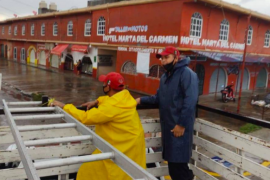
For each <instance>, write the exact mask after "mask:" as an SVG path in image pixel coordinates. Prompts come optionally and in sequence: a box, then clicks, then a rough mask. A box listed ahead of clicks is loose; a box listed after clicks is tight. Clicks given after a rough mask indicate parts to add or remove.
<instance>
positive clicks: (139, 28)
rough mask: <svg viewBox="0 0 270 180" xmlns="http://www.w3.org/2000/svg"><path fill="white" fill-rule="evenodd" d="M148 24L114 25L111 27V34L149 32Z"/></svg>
mask: <svg viewBox="0 0 270 180" xmlns="http://www.w3.org/2000/svg"><path fill="white" fill-rule="evenodd" d="M147 31H148V25H138V26H122V27H118V26H116V27H112V28H110V29H109V34H111V33H112V32H116V33H125V32H147Z"/></svg>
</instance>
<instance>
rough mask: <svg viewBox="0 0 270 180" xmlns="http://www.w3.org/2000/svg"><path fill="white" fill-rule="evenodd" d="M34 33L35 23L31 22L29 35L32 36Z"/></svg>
mask: <svg viewBox="0 0 270 180" xmlns="http://www.w3.org/2000/svg"><path fill="white" fill-rule="evenodd" d="M34 35H35V25H34V24H32V25H31V36H34Z"/></svg>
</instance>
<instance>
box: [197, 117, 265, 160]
mask: <svg viewBox="0 0 270 180" xmlns="http://www.w3.org/2000/svg"><path fill="white" fill-rule="evenodd" d="M194 129H195V130H196V131H198V132H199V133H202V134H204V135H206V136H209V137H212V138H214V139H216V140H219V141H221V142H223V143H226V144H229V145H230V146H233V147H236V148H238V149H241V150H242V151H246V152H249V153H250V154H253V155H255V156H258V157H260V158H262V159H265V160H268V161H270V156H269V152H270V144H269V143H267V142H265V143H262V141H263V140H259V139H258V138H255V137H252V136H248V135H244V134H241V133H239V132H236V131H233V130H230V129H227V128H225V127H222V126H219V125H215V124H213V123H209V122H206V121H204V120H197V122H196V123H195V125H194ZM255 139H256V140H255ZM259 142H260V143H259Z"/></svg>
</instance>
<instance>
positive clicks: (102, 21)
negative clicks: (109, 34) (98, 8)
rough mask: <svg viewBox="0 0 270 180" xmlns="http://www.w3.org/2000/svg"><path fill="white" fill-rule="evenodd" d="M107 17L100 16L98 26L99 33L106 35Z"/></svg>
mask: <svg viewBox="0 0 270 180" xmlns="http://www.w3.org/2000/svg"><path fill="white" fill-rule="evenodd" d="M105 23H106V21H105V18H104V17H100V18H99V19H98V26H97V35H104V34H105Z"/></svg>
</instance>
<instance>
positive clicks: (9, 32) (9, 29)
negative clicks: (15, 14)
mask: <svg viewBox="0 0 270 180" xmlns="http://www.w3.org/2000/svg"><path fill="white" fill-rule="evenodd" d="M8 34H11V26H9V27H8Z"/></svg>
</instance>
